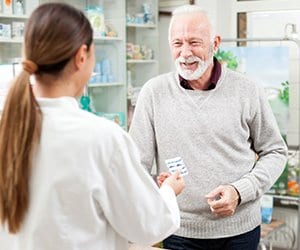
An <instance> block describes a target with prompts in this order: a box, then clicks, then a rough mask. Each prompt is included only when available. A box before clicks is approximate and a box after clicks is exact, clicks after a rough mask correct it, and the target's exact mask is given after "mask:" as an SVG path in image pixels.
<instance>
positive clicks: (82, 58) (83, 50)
mask: <svg viewBox="0 0 300 250" xmlns="http://www.w3.org/2000/svg"><path fill="white" fill-rule="evenodd" d="M87 54H88V50H87V46H86V44H83V45H81V46H80V48H79V49H78V50H77V52H76V54H75V57H74V64H75V67H76V69H81V68H82V67H83V65H84V64H85V62H86V59H87Z"/></svg>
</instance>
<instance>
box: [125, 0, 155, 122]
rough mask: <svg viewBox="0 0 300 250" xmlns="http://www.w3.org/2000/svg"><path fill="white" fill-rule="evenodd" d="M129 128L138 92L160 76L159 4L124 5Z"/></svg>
mask: <svg viewBox="0 0 300 250" xmlns="http://www.w3.org/2000/svg"><path fill="white" fill-rule="evenodd" d="M126 10H127V16H126V27H127V29H126V31H127V36H126V37H127V48H126V58H127V84H128V120H129V121H128V126H129V125H130V120H131V116H132V113H133V110H134V105H135V101H136V98H137V96H138V92H139V90H140V89H141V87H142V86H143V85H144V84H145V83H146V82H147V81H148V80H149V79H150V78H152V77H154V76H156V75H158V73H159V63H158V55H159V32H158V27H157V24H158V1H157V0H128V1H126Z"/></svg>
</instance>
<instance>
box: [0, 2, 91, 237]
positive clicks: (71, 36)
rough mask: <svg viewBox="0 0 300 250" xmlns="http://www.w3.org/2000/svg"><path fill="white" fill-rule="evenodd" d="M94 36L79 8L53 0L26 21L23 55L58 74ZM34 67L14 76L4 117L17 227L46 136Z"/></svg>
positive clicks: (1, 155) (11, 218)
mask: <svg viewBox="0 0 300 250" xmlns="http://www.w3.org/2000/svg"><path fill="white" fill-rule="evenodd" d="M92 41H93V31H92V28H91V25H90V23H89V21H88V19H87V18H86V17H85V16H84V14H83V13H82V12H81V11H79V10H77V9H76V8H74V7H72V6H70V5H67V4H63V3H47V4H43V5H40V6H39V7H38V8H37V9H35V10H34V11H33V13H32V14H31V16H30V18H29V20H28V21H27V24H26V27H25V36H24V44H23V57H24V59H25V60H26V61H29V62H31V64H33V65H35V66H37V67H36V70H35V71H34V74H36V75H37V76H39V75H43V74H52V75H58V74H59V73H60V72H62V70H63V69H64V67H65V66H66V64H67V63H68V62H69V61H70V59H71V58H73V56H74V55H75V54H76V52H77V51H78V49H79V48H80V47H81V46H82V45H83V44H86V45H87V47H88V49H89V47H90V45H91V43H92ZM30 73H31V72H28V70H23V71H21V72H20V74H19V75H18V77H17V78H16V79H14V81H13V83H12V85H11V88H10V90H9V93H8V95H7V98H6V102H5V106H4V109H3V113H2V116H1V120H0V141H1V147H0V222H1V223H2V224H5V223H7V225H8V229H9V231H10V232H11V233H17V232H18V231H19V229H20V227H21V224H22V222H23V220H24V217H25V215H26V212H27V209H28V206H29V195H30V194H29V181H30V175H31V167H32V157H33V154H34V152H35V150H36V149H37V145H38V143H39V140H40V133H41V123H42V114H41V111H40V108H39V106H38V103H37V102H36V99H35V97H34V95H33V92H32V89H31V84H30V83H29V79H30Z"/></svg>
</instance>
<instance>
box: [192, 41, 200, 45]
mask: <svg viewBox="0 0 300 250" xmlns="http://www.w3.org/2000/svg"><path fill="white" fill-rule="evenodd" d="M191 44H192V45H193V46H201V43H200V42H192V43H191Z"/></svg>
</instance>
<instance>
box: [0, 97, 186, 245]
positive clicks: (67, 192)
mask: <svg viewBox="0 0 300 250" xmlns="http://www.w3.org/2000/svg"><path fill="white" fill-rule="evenodd" d="M39 104H40V106H41V109H42V112H43V126H42V136H41V141H40V146H39V149H38V151H37V157H36V158H35V159H34V164H33V168H32V176H31V182H30V206H29V210H28V213H27V216H26V219H25V221H24V223H23V225H22V227H21V230H20V232H19V233H18V234H16V235H15V236H12V235H9V234H7V232H6V230H4V229H3V228H2V229H1V231H0V249H1V250H56V249H60V250H70V249H72V250H75V249H76V250H79V249H80V250H123V249H128V241H131V242H134V243H138V244H142V245H151V244H153V243H155V242H158V241H161V240H162V239H164V238H165V237H167V236H168V235H169V234H171V233H173V232H174V231H176V230H177V229H178V228H179V221H180V219H179V210H178V206H177V202H176V197H175V195H174V192H173V190H172V189H171V188H170V187H164V188H163V189H158V188H157V187H156V185H155V183H154V181H153V180H152V179H151V177H150V176H149V175H148V174H147V173H146V171H145V170H144V169H143V168H142V167H141V166H140V165H139V156H138V150H137V149H136V147H135V145H134V143H133V142H132V140H131V139H130V138H129V136H128V135H127V133H126V132H125V131H123V130H122V129H121V128H120V127H119V126H118V125H116V124H114V123H113V122H111V121H108V120H105V119H104V118H100V117H97V116H95V115H92V114H90V113H88V112H86V111H83V110H81V109H79V108H78V104H77V101H76V100H75V99H74V98H71V97H62V98H57V99H47V98H41V99H39Z"/></svg>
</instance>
